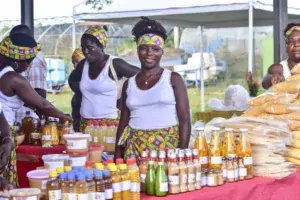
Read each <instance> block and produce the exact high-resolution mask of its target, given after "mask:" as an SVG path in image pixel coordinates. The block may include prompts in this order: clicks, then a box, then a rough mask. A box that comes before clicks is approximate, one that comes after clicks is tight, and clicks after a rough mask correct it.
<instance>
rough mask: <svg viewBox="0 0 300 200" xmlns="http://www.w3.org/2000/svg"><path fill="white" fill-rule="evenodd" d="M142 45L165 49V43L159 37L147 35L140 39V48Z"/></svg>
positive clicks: (138, 43) (138, 44) (138, 42)
mask: <svg viewBox="0 0 300 200" xmlns="http://www.w3.org/2000/svg"><path fill="white" fill-rule="evenodd" d="M142 44H152V45H156V46H159V47H160V48H164V46H165V41H164V39H163V38H162V37H160V36H159V35H155V34H152V33H147V34H144V35H142V36H141V37H139V39H138V41H137V46H140V45H142Z"/></svg>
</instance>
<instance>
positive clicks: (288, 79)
mask: <svg viewBox="0 0 300 200" xmlns="http://www.w3.org/2000/svg"><path fill="white" fill-rule="evenodd" d="M295 80H300V74H296V75H293V76H289V77H287V79H286V81H295Z"/></svg>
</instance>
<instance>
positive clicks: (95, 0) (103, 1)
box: [86, 0, 113, 10]
mask: <svg viewBox="0 0 300 200" xmlns="http://www.w3.org/2000/svg"><path fill="white" fill-rule="evenodd" d="M112 2H113V0H86V5H92V6H93V9H97V10H101V9H102V8H103V6H105V5H108V4H111V3H112Z"/></svg>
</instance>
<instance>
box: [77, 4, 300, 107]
mask: <svg viewBox="0 0 300 200" xmlns="http://www.w3.org/2000/svg"><path fill="white" fill-rule="evenodd" d="M278 1H279V0H278ZM280 1H284V0H280ZM156 2H157V3H156ZM299 13H300V3H299V1H298V3H297V0H294V1H293V0H289V7H288V19H289V21H296V20H299V19H300V15H299ZM140 16H148V17H151V18H152V19H157V20H159V21H161V22H162V23H163V24H168V25H175V26H183V27H197V26H201V27H202V30H203V27H204V28H222V27H245V26H248V27H249V36H248V37H249V38H248V41H249V43H248V71H250V72H252V65H253V26H267V25H273V22H274V19H273V1H272V0H267V1H266V0H265V1H258V0H210V1H199V0H188V1H183V0H152V1H140V0H117V1H115V2H114V3H113V4H111V5H108V6H105V7H104V8H103V9H102V10H101V11H91V9H90V7H88V6H85V5H80V6H77V8H76V9H75V10H74V17H75V19H76V20H86V21H103V22H112V23H122V24H135V23H136V22H137V21H138V20H139V19H140ZM201 35H202V34H201ZM202 41H203V40H202V38H201V42H202ZM201 46H202V45H201ZM201 60H202V62H203V59H201ZM202 66H203V65H202ZM202 66H201V67H200V71H201V73H200V74H201V104H202V111H204V80H203V68H202Z"/></svg>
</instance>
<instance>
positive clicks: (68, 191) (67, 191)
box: [62, 173, 77, 200]
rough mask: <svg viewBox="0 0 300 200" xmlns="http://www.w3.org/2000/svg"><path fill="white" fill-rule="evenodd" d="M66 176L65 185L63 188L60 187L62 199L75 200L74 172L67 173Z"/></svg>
mask: <svg viewBox="0 0 300 200" xmlns="http://www.w3.org/2000/svg"><path fill="white" fill-rule="evenodd" d="M67 178H68V179H67V180H68V181H67V184H66V185H65V188H62V200H77V196H76V192H75V185H76V180H75V174H74V173H68V175H67Z"/></svg>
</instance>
